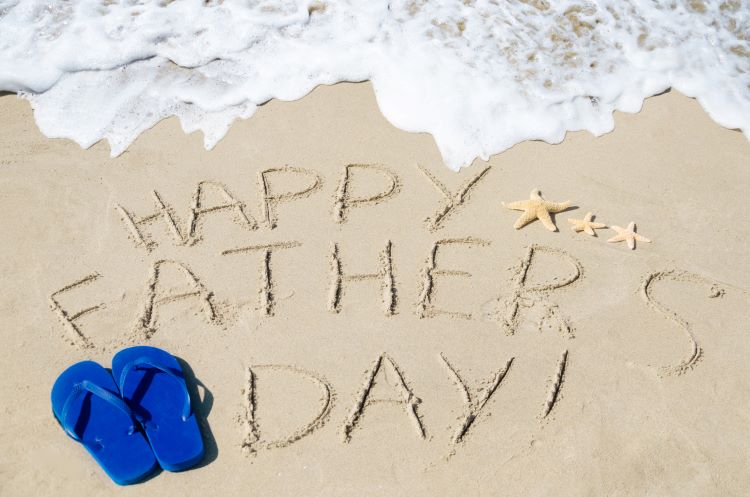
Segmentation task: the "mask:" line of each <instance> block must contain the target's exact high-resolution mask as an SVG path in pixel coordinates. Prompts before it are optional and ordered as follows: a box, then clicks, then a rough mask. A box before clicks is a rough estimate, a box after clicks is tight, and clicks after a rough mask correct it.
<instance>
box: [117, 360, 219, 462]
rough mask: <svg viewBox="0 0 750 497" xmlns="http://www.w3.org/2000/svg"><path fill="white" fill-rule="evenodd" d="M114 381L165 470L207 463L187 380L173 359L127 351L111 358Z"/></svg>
mask: <svg viewBox="0 0 750 497" xmlns="http://www.w3.org/2000/svg"><path fill="white" fill-rule="evenodd" d="M112 376H114V377H115V378H116V380H117V385H118V386H119V387H120V392H121V394H122V398H123V399H124V400H125V402H126V403H127V404H128V406H130V408H131V409H132V410H133V412H134V413H135V415H136V416H137V418H138V420H139V421H140V422H141V424H142V425H143V429H144V431H145V432H146V436H147V437H148V441H149V442H150V443H151V449H152V450H153V451H154V455H155V456H156V459H157V460H158V461H159V464H160V465H161V467H162V468H164V469H166V470H167V471H182V470H184V469H188V468H190V467H192V466H195V465H196V464H198V463H199V462H200V461H201V459H203V455H204V453H205V450H204V447H203V438H202V436H201V431H200V428H199V427H198V422H197V420H196V418H195V413H194V412H193V410H192V407H191V404H190V394H189V393H188V390H187V385H186V383H185V376H184V374H183V371H182V368H181V367H180V363H179V362H177V359H175V357H174V356H173V355H172V354H170V353H169V352H166V351H164V350H161V349H157V348H155V347H146V346H139V347H130V348H127V349H123V350H121V351H119V352H118V353H117V354H115V356H114V357H113V358H112Z"/></svg>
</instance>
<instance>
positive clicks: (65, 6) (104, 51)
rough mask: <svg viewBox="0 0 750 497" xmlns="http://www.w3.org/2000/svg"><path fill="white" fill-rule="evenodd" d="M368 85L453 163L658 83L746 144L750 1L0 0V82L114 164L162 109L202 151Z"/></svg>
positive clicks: (390, 114)
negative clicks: (283, 112) (262, 112)
mask: <svg viewBox="0 0 750 497" xmlns="http://www.w3.org/2000/svg"><path fill="white" fill-rule="evenodd" d="M364 80H371V81H372V83H373V86H374V89H375V94H376V97H377V101H378V104H379V106H380V108H381V110H382V112H383V114H384V115H385V117H386V118H387V119H388V120H389V121H390V122H392V123H393V124H394V125H395V126H397V127H399V128H402V129H404V130H407V131H414V132H428V133H431V134H432V135H433V136H434V138H435V141H436V143H437V146H438V147H439V149H440V152H441V153H442V155H443V158H444V160H445V163H446V164H447V165H448V166H449V167H451V168H453V169H458V168H460V167H461V166H464V165H467V164H470V163H471V162H472V161H473V160H474V159H475V158H477V157H480V158H482V159H487V158H488V157H489V156H490V155H492V154H495V153H498V152H501V151H503V150H505V149H507V148H509V147H511V146H513V145H514V144H516V143H518V142H521V141H523V140H529V139H540V140H544V141H547V142H550V143H557V142H560V141H561V140H562V139H563V138H564V136H565V133H566V131H572V130H588V131H590V132H591V133H594V134H596V135H599V134H602V133H606V132H609V131H611V130H612V129H613V126H614V122H613V117H612V113H613V111H615V110H620V111H625V112H637V111H638V110H640V108H641V105H642V103H643V100H644V98H646V97H648V96H651V95H654V94H657V93H660V92H662V91H664V90H666V89H668V88H670V87H673V88H675V89H676V90H678V91H680V92H681V93H684V94H686V95H688V96H691V97H695V98H696V99H697V100H698V101H699V102H700V104H701V105H702V106H703V108H704V109H705V110H706V111H707V112H708V113H709V114H710V116H711V117H712V118H713V119H714V120H715V121H716V122H718V123H719V124H721V125H722V126H725V127H728V128H734V129H740V130H742V131H743V132H744V133H745V135H746V136H747V137H748V138H750V0H597V1H584V0H429V1H427V0H390V1H387V0H329V1H322V0H273V1H271V0H266V1H263V0H223V1H221V0H174V1H169V0H159V1H156V0H153V1H151V0H126V1H116V0H75V1H71V0H45V1H40V0H0V90H6V91H12V92H18V93H19V94H21V95H22V96H24V97H25V98H27V99H28V100H29V101H30V102H31V105H32V107H33V109H34V116H35V119H36V121H37V124H38V125H39V128H40V129H41V131H42V132H43V133H44V134H45V135H47V136H50V137H65V138H70V139H72V140H75V141H76V142H77V143H79V144H80V145H81V146H83V147H89V146H91V145H92V144H94V143H96V142H97V141H99V140H101V139H106V140H107V141H108V142H109V144H110V147H111V153H112V155H113V156H116V155H118V154H121V153H122V152H123V151H124V150H125V149H126V148H127V147H128V146H129V145H130V143H132V141H133V140H134V139H135V138H136V137H137V136H138V135H139V134H140V133H141V132H143V131H144V130H146V129H148V128H149V127H151V126H153V125H154V124H156V123H157V122H158V121H160V120H161V119H164V118H166V117H169V116H173V115H174V116H177V117H178V118H179V119H180V122H181V124H182V127H183V129H184V130H185V131H186V132H190V131H194V130H201V131H203V133H204V143H205V146H206V147H207V148H211V147H213V146H214V145H215V144H216V143H217V142H218V141H219V140H220V139H221V138H222V137H223V136H224V134H225V133H226V132H227V130H228V129H229V127H230V126H231V123H232V122H233V121H234V120H235V119H238V118H248V117H250V116H251V115H252V114H253V113H254V112H255V110H256V108H257V106H258V105H260V104H262V103H263V102H266V101H268V100H269V99H271V98H278V99H282V100H295V99H298V98H301V97H302V96H304V95H305V94H307V93H308V92H309V91H311V90H312V89H313V88H314V87H315V86H317V85H320V84H332V83H336V82H339V81H364ZM675 124H676V125H679V123H675ZM250 139H252V137H250Z"/></svg>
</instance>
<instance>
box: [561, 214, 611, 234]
mask: <svg viewBox="0 0 750 497" xmlns="http://www.w3.org/2000/svg"><path fill="white" fill-rule="evenodd" d="M593 219H594V216H593V215H592V214H591V213H590V212H587V213H586V215H585V216H584V218H583V219H572V218H568V222H569V223H570V224H572V225H573V227H572V228H571V229H572V230H573V231H575V232H579V231H583V232H584V233H586V234H587V235H591V236H596V232H595V231H594V230H599V229H602V228H606V227H607V225H606V224H602V223H595V222H593V221H592V220H593Z"/></svg>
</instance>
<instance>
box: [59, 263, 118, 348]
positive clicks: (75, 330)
mask: <svg viewBox="0 0 750 497" xmlns="http://www.w3.org/2000/svg"><path fill="white" fill-rule="evenodd" d="M99 278H101V275H100V274H99V273H93V274H90V275H88V276H86V277H85V278H82V279H80V280H78V281H74V282H73V283H71V284H69V285H65V286H64V287H62V288H61V289H59V290H57V291H56V292H54V293H52V295H50V297H49V300H50V305H51V307H52V310H53V311H55V314H57V316H58V317H59V318H60V320H61V321H62V323H63V326H65V329H66V330H67V331H68V336H67V337H66V338H67V341H68V342H70V343H71V344H72V345H74V346H76V347H78V348H91V347H92V346H93V345H92V344H91V341H90V340H89V339H88V337H87V336H86V335H84V333H83V332H82V331H81V328H80V327H79V326H78V324H77V321H78V320H79V319H81V318H82V317H83V316H86V315H88V314H91V313H92V312H96V311H99V310H101V309H104V307H105V305H104V304H97V305H94V306H91V307H86V308H85V309H83V310H80V311H78V312H74V313H73V314H70V313H69V312H68V311H66V310H65V309H63V307H62V305H60V302H59V301H58V300H57V298H58V297H59V296H60V295H62V294H63V293H67V292H70V291H72V290H75V289H76V288H80V287H82V286H85V285H89V284H91V283H93V282H94V281H96V280H98V279H99Z"/></svg>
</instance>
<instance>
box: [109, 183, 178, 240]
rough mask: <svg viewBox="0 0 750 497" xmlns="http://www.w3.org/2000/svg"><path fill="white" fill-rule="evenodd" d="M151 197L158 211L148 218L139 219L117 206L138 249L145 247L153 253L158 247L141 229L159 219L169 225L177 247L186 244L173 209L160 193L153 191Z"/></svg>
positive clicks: (168, 227)
mask: <svg viewBox="0 0 750 497" xmlns="http://www.w3.org/2000/svg"><path fill="white" fill-rule="evenodd" d="M151 195H152V196H153V198H154V203H155V204H156V211H154V212H153V213H151V214H149V215H147V216H143V217H139V218H137V217H136V216H135V214H133V213H132V212H129V211H127V210H126V209H125V208H124V207H123V206H121V205H117V206H116V209H117V211H118V212H119V213H120V218H121V219H122V222H123V223H125V226H126V227H127V228H128V230H129V231H130V234H131V236H132V238H133V241H134V242H135V245H136V247H145V249H146V250H148V251H151V250H152V249H153V248H154V247H156V245H157V243H156V242H155V241H154V240H152V239H150V238H146V236H145V234H144V233H143V231H142V230H141V227H142V226H144V225H148V224H151V223H152V222H154V221H156V220H158V219H162V220H163V221H164V224H166V225H167V229H168V230H169V232H170V233H171V234H172V238H173V239H174V242H175V243H176V244H177V245H182V244H184V243H185V238H184V236H183V234H182V233H181V232H180V227H179V226H177V222H176V221H175V215H174V211H173V209H172V208H171V207H170V206H169V205H167V204H166V203H165V202H164V201H163V200H162V199H161V197H160V196H159V193H157V191H156V190H154V191H152V192H151Z"/></svg>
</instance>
